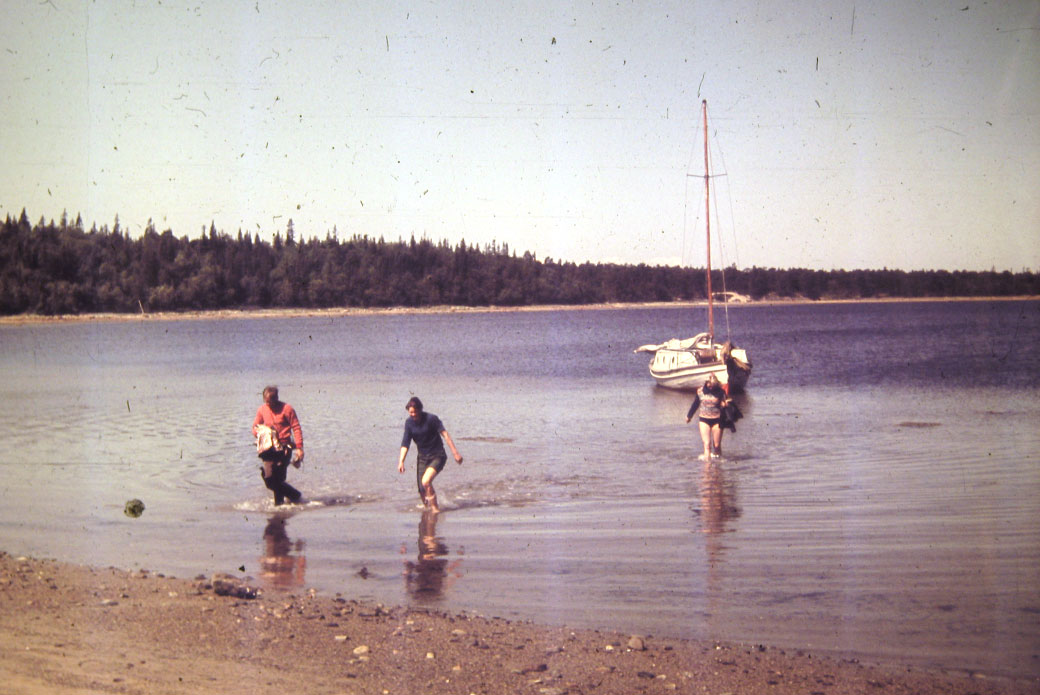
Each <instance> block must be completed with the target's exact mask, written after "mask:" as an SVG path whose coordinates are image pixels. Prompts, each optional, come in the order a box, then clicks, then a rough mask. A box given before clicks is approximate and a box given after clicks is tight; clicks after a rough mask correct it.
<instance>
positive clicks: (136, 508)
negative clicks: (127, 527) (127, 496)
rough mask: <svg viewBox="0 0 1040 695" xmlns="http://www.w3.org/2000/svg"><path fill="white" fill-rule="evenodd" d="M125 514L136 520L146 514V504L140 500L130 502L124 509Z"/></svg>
mask: <svg viewBox="0 0 1040 695" xmlns="http://www.w3.org/2000/svg"><path fill="white" fill-rule="evenodd" d="M123 513H124V514H126V515H127V516H130V517H133V518H135V519H136V518H137V517H139V516H141V514H143V513H144V502H142V501H141V500H138V499H132V500H130V501H129V502H127V503H126V507H124V508H123Z"/></svg>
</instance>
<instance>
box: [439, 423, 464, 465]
mask: <svg viewBox="0 0 1040 695" xmlns="http://www.w3.org/2000/svg"><path fill="white" fill-rule="evenodd" d="M441 436H442V437H444V441H446V442H447V443H448V448H450V449H451V454H452V456H454V457H455V462H456V463H462V454H460V453H459V450H458V449H456V448H455V442H453V441H451V435H450V434H448V430H441Z"/></svg>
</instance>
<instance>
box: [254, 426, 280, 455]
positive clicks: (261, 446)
mask: <svg viewBox="0 0 1040 695" xmlns="http://www.w3.org/2000/svg"><path fill="white" fill-rule="evenodd" d="M271 450H274V451H284V450H285V446H284V445H283V444H282V443H281V442H280V441H278V433H277V432H275V431H274V428H273V427H268V426H267V425H257V426H256V453H258V454H262V453H264V452H265V451H271Z"/></svg>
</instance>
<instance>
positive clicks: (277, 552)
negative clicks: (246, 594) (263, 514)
mask: <svg viewBox="0 0 1040 695" xmlns="http://www.w3.org/2000/svg"><path fill="white" fill-rule="evenodd" d="M288 520H289V517H288V515H283V514H276V515H274V516H272V517H271V519H270V520H269V521H268V522H267V527H266V528H264V556H263V557H262V558H260V576H261V578H262V579H263V580H264V581H265V582H266V583H267V584H268V585H270V586H272V587H274V588H276V589H290V588H292V587H297V586H303V580H304V576H303V575H304V572H305V571H306V569H307V558H306V557H305V556H304V555H303V547H304V542H303V541H302V540H298V541H292V540H290V539H289V534H288V533H286V531H285V526H286V522H287V521H288ZM294 553H295V554H294Z"/></svg>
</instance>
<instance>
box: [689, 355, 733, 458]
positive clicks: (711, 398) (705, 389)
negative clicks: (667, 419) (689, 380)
mask: <svg viewBox="0 0 1040 695" xmlns="http://www.w3.org/2000/svg"><path fill="white" fill-rule="evenodd" d="M728 402H729V398H728V397H727V396H726V392H725V391H723V390H722V384H720V383H719V379H718V377H716V376H715V375H714V374H709V375H708V380H707V381H705V382H704V386H702V387H700V388H699V389H697V395H695V396H694V397H693V403H692V404H691V405H690V410H689V411H688V412H687V413H686V422H689V421H690V420H692V419H693V416H694V415H696V416H697V418H698V422H697V426H698V427H699V428H700V431H701V441H702V442H703V443H704V456H703V458H704V460H705V461H707V460H709V459H710V458H711V457H712V456H722V409H723V408H724V407H725V406H726V404H727V403H728Z"/></svg>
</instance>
